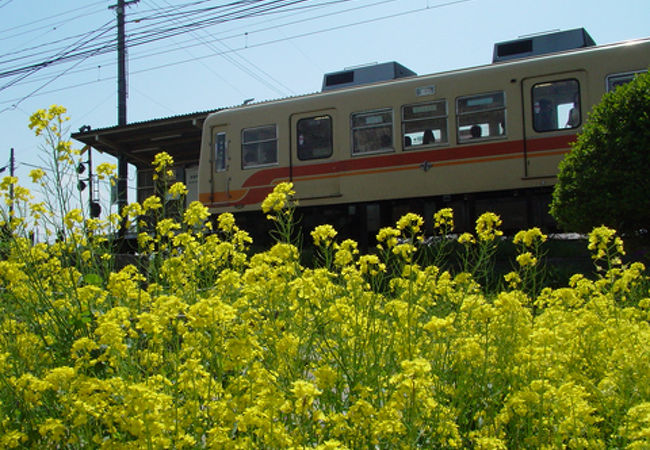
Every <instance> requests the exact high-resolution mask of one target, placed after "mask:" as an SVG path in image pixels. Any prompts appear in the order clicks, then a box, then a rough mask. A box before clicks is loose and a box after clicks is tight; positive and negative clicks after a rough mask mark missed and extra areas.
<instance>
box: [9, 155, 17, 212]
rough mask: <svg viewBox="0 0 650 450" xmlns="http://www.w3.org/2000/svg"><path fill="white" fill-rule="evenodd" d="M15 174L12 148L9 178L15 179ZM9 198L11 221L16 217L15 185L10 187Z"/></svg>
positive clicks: (14, 159)
mask: <svg viewBox="0 0 650 450" xmlns="http://www.w3.org/2000/svg"><path fill="white" fill-rule="evenodd" d="M15 173H16V158H15V156H14V149H13V147H12V148H11V152H10V153H9V176H10V177H11V178H13V177H14V174H15ZM9 198H10V199H11V204H10V205H9V217H10V219H9V220H11V219H13V217H14V184H13V183H11V185H9Z"/></svg>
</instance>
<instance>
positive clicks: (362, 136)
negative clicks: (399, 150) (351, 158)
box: [351, 109, 393, 155]
mask: <svg viewBox="0 0 650 450" xmlns="http://www.w3.org/2000/svg"><path fill="white" fill-rule="evenodd" d="M351 122H352V153H353V154H355V155H359V154H366V153H371V152H385V151H392V150H393V110H392V109H381V110H376V111H366V112H360V113H353V114H352V116H351Z"/></svg>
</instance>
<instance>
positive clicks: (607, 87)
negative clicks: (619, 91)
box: [605, 70, 647, 92]
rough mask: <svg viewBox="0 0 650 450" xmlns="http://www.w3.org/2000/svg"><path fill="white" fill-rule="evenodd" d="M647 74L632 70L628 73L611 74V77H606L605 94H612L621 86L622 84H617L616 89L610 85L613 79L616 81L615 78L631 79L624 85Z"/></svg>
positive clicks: (643, 71) (642, 71)
mask: <svg viewBox="0 0 650 450" xmlns="http://www.w3.org/2000/svg"><path fill="white" fill-rule="evenodd" d="M646 72H647V70H630V71H627V72H618V73H610V74H609V75H607V76H606V77H605V92H612V91H613V90H614V89H615V88H617V87H618V86H620V85H621V84H617V85H615V86H614V87H612V85H611V83H610V82H611V81H612V79H615V78H619V79H620V78H628V77H629V79H628V80H627V81H625V82H624V83H622V84H627V83H629V82H630V81H632V79H633V78H634V77H635V76H636V75H638V74H642V73H646Z"/></svg>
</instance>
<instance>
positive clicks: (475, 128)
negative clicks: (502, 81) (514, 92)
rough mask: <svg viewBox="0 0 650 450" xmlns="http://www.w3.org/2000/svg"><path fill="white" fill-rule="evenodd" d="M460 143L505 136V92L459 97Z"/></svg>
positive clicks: (457, 111) (457, 102) (457, 109)
mask: <svg viewBox="0 0 650 450" xmlns="http://www.w3.org/2000/svg"><path fill="white" fill-rule="evenodd" d="M456 113H457V121H458V127H457V132H458V142H461V143H462V142H469V141H471V140H475V139H486V138H495V137H501V136H505V134H506V102H505V94H504V93H503V92H492V93H489V94H479V95H472V96H468V97H459V98H458V99H457V100H456Z"/></svg>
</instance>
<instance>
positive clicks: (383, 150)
mask: <svg viewBox="0 0 650 450" xmlns="http://www.w3.org/2000/svg"><path fill="white" fill-rule="evenodd" d="M385 113H389V116H390V122H381V123H380V124H371V125H367V124H366V125H365V126H357V127H355V126H354V120H355V118H356V117H359V116H372V115H374V114H385ZM394 125H395V113H394V111H393V108H391V107H387V108H377V109H370V110H366V111H357V112H353V113H351V114H350V140H351V142H350V144H351V145H350V153H351V155H352V156H364V155H374V154H378V153H392V152H394V151H395V145H394V141H395V129H394ZM384 127H389V129H390V145H389V147H379V148H378V149H376V150H367V151H357V150H356V146H355V132H356V131H359V130H370V129H373V128H384Z"/></svg>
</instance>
